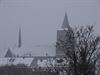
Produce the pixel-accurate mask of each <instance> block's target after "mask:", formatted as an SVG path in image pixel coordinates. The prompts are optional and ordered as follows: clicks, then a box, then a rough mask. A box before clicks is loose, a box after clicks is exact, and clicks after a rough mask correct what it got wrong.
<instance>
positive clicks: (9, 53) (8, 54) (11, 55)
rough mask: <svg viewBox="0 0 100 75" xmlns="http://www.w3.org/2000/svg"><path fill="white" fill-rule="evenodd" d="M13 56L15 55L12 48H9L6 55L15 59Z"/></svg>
mask: <svg viewBox="0 0 100 75" xmlns="http://www.w3.org/2000/svg"><path fill="white" fill-rule="evenodd" d="M13 56H14V54H13V53H12V52H11V50H10V48H8V51H7V53H6V55H5V57H13Z"/></svg>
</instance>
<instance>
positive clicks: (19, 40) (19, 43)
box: [18, 28, 22, 48]
mask: <svg viewBox="0 0 100 75" xmlns="http://www.w3.org/2000/svg"><path fill="white" fill-rule="evenodd" d="M21 44H22V40H21V28H19V39H18V48H20V47H21Z"/></svg>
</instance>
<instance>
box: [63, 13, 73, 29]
mask: <svg viewBox="0 0 100 75" xmlns="http://www.w3.org/2000/svg"><path fill="white" fill-rule="evenodd" d="M62 28H63V29H65V28H68V29H70V28H71V27H70V25H69V21H68V16H67V13H65V17H64V21H63V24H62Z"/></svg>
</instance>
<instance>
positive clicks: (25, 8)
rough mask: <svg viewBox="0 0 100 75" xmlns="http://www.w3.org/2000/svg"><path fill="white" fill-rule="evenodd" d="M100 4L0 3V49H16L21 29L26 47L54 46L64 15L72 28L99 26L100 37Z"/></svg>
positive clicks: (65, 0) (93, 0) (84, 0)
mask: <svg viewBox="0 0 100 75" xmlns="http://www.w3.org/2000/svg"><path fill="white" fill-rule="evenodd" d="M99 4H100V2H99V0H0V48H8V47H16V46H17V41H18V29H19V27H21V28H22V43H23V46H33V45H38V44H50V45H52V44H55V42H56V30H57V29H59V28H60V27H61V25H62V22H63V18H64V15H65V12H67V14H68V19H69V23H70V25H71V26H72V27H73V26H75V25H88V24H94V23H96V25H95V27H96V32H97V33H99V28H100V26H99V24H100V22H99V20H100V15H99V13H100V10H99V9H100V5H99Z"/></svg>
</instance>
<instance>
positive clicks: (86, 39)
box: [57, 26, 100, 75]
mask: <svg viewBox="0 0 100 75" xmlns="http://www.w3.org/2000/svg"><path fill="white" fill-rule="evenodd" d="M64 31H65V32H66V39H65V40H64V41H62V40H60V41H58V42H57V47H59V48H61V49H62V50H63V51H64V53H65V56H64V58H65V59H67V61H68V63H69V64H68V69H65V70H68V71H66V72H70V73H69V74H71V75H95V72H96V71H95V70H96V63H97V61H98V59H99V55H100V51H99V48H100V37H99V36H96V35H94V29H93V26H86V27H83V26H82V27H81V28H75V29H71V30H66V29H64Z"/></svg>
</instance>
